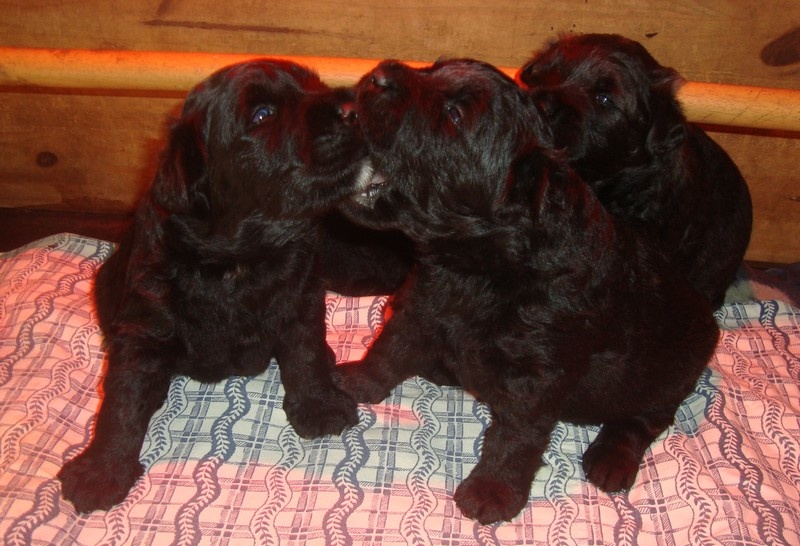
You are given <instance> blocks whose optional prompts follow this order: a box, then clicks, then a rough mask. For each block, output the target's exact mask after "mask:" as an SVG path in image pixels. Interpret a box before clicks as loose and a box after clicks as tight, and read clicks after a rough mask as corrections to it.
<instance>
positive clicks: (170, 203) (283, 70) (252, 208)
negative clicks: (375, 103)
mask: <svg viewBox="0 0 800 546" xmlns="http://www.w3.org/2000/svg"><path fill="white" fill-rule="evenodd" d="M353 100H354V96H353V94H352V92H351V91H347V90H331V89H329V88H328V87H327V86H326V85H325V84H324V83H322V81H320V79H319V77H318V76H317V75H316V74H315V73H313V72H311V71H310V70H308V69H306V68H304V67H301V66H299V65H296V64H294V63H291V62H287V61H279V60H263V61H255V62H246V63H242V64H238V65H234V66H231V67H228V68H224V69H222V70H220V71H219V72H217V73H215V74H213V75H212V76H210V77H209V78H207V79H206V80H204V81H203V82H202V83H200V84H199V85H198V86H197V87H195V88H194V89H193V90H192V91H191V92H190V93H189V95H188V97H187V98H186V101H185V103H184V107H183V111H182V113H181V117H180V119H179V120H178V122H177V123H176V124H175V126H174V127H173V129H172V132H171V134H170V139H169V144H168V148H167V150H166V152H165V154H164V156H163V159H162V164H161V168H160V171H159V174H158V176H157V180H156V184H155V187H154V194H155V195H156V199H159V200H160V205H161V207H162V208H163V209H164V210H165V211H166V212H167V213H172V214H180V215H183V216H184V217H187V218H188V220H187V221H190V222H191V223H193V224H194V227H195V228H196V229H197V230H200V231H203V230H204V231H205V232H206V233H207V234H213V235H222V236H229V235H234V234H235V233H236V231H237V230H238V229H239V228H240V227H241V225H240V224H241V222H242V221H243V220H244V219H247V218H249V217H251V216H253V215H254V214H258V215H259V217H260V218H262V219H266V220H284V219H297V218H306V217H309V216H311V215H314V214H316V213H318V212H319V211H320V210H322V209H325V208H327V207H330V206H331V205H332V204H333V203H334V202H335V201H336V200H337V199H340V198H342V197H343V196H345V195H347V194H348V193H349V192H351V191H352V186H353V184H354V183H355V172H356V171H355V169H356V167H355V164H356V162H357V161H358V160H359V159H361V158H362V157H363V156H364V155H365V153H366V149H365V147H364V144H363V140H362V139H361V137H360V132H359V131H358V129H357V128H356V127H355V126H354V123H353V121H352V117H353V116H352V102H353Z"/></svg>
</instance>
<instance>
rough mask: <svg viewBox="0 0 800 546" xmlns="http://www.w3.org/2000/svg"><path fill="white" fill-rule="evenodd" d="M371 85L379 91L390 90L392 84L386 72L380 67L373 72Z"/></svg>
mask: <svg viewBox="0 0 800 546" xmlns="http://www.w3.org/2000/svg"><path fill="white" fill-rule="evenodd" d="M369 83H370V84H371V85H372V86H373V87H375V88H377V89H388V88H389V87H390V86H391V83H392V82H391V79H389V75H388V74H386V71H385V70H383V69H382V68H380V67H378V68H376V69H375V70H373V71H372V74H371V75H370V80H369Z"/></svg>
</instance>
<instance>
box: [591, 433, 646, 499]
mask: <svg viewBox="0 0 800 546" xmlns="http://www.w3.org/2000/svg"><path fill="white" fill-rule="evenodd" d="M639 462H640V457H638V456H637V455H636V453H634V451H633V450H631V449H629V448H628V447H627V446H625V445H621V444H620V443H618V442H608V441H607V442H600V443H598V442H596V441H595V442H592V444H591V445H590V446H589V448H588V449H587V450H586V452H585V453H584V454H583V471H584V472H585V473H586V478H587V479H588V480H589V481H590V482H592V483H593V484H595V485H596V486H597V487H598V488H600V489H602V490H603V491H606V492H609V493H613V492H617V491H623V490H626V489H630V488H631V487H633V482H634V481H636V474H637V473H638V472H639Z"/></svg>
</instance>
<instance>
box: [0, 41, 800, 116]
mask: <svg viewBox="0 0 800 546" xmlns="http://www.w3.org/2000/svg"><path fill="white" fill-rule="evenodd" d="M252 58H253V56H250V55H230V54H228V55H225V54H216V53H189V52H168V51H160V52H159V51H148V52H144V51H107V50H106V51H89V50H76V49H70V50H60V49H55V50H54V49H41V48H37V49H21V48H0V86H4V85H5V86H9V85H11V86H37V87H59V88H70V89H73V88H74V89H96V90H138V91H156V92H158V91H168V92H169V91H187V90H188V89H190V88H191V87H193V86H194V85H195V84H196V83H197V82H199V81H200V80H202V79H203V78H204V77H206V76H207V75H208V74H210V73H212V72H214V71H216V70H218V69H219V68H221V67H223V66H227V65H230V64H234V63H238V62H243V61H246V60H251V59H252ZM283 58H285V59H287V60H291V61H294V62H297V63H299V64H302V65H305V66H309V67H311V68H313V69H315V70H316V71H317V72H319V74H320V76H321V77H322V78H323V79H324V80H326V81H327V82H328V83H329V84H330V85H334V86H350V85H354V84H355V83H356V82H357V81H358V80H359V79H360V78H361V77H362V76H363V75H364V74H365V73H366V72H367V71H369V70H370V69H371V68H372V67H373V66H375V65H376V64H377V63H378V62H379V61H378V60H370V59H345V58H337V57H283ZM411 64H419V63H411ZM501 69H502V70H503V71H504V72H506V74H508V75H509V76H511V77H514V75H515V73H516V71H517V69H516V68H513V67H504V68H501ZM678 98H679V99H680V100H681V102H682V103H683V107H684V109H685V110H686V115H687V117H688V118H689V120H690V121H700V122H704V123H713V124H719V125H730V126H737V127H751V128H759V129H782V130H788V131H800V90H789V89H769V88H759V87H750V86H732V85H724V84H708V83H697V82H687V83H686V84H684V85H683V86H682V87H681V89H680V90H679V92H678Z"/></svg>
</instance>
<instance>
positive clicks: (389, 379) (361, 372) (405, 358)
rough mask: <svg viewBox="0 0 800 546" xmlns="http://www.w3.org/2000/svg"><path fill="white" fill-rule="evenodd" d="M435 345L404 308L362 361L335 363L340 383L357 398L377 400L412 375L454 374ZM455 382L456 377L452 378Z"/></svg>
mask: <svg viewBox="0 0 800 546" xmlns="http://www.w3.org/2000/svg"><path fill="white" fill-rule="evenodd" d="M435 352H436V346H435V345H434V344H431V343H429V342H427V341H426V337H425V335H424V334H423V332H422V330H421V329H420V327H419V326H418V323H417V322H416V321H415V320H413V319H412V318H411V317H409V316H408V315H407V314H405V313H403V312H402V311H400V312H397V313H396V314H394V315H392V318H391V319H390V320H389V321H388V322H387V323H386V324H385V325H384V327H383V330H382V331H381V333H380V334H379V335H378V337H377V339H375V341H374V342H373V344H372V346H371V347H370V348H369V349H368V350H367V354H366V355H365V356H364V358H363V359H362V360H361V361H358V362H348V363H345V364H340V365H339V366H337V367H336V371H335V374H336V375H335V378H336V381H337V383H338V385H339V386H340V387H341V388H342V389H344V391H345V392H347V393H348V394H349V395H350V396H352V397H353V399H354V400H356V401H357V402H369V403H373V404H374V403H378V402H380V401H382V400H384V399H385V398H386V397H388V396H389V392H390V391H391V390H392V389H393V388H394V387H396V386H397V385H399V384H400V383H402V382H403V381H404V380H405V379H407V378H409V377H411V376H412V375H423V376H426V377H429V378H436V379H439V378H441V379H442V381H443V382H445V381H446V380H447V378H449V377H451V376H450V373H449V372H448V371H447V370H444V369H442V371H441V374H440V377H439V375H437V374H438V372H437V371H436V370H438V369H439V367H440V366H437V365H436V363H437V362H439V359H438V357H437V356H436V354H435ZM452 382H453V384H456V383H457V381H455V379H453V381H452Z"/></svg>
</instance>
